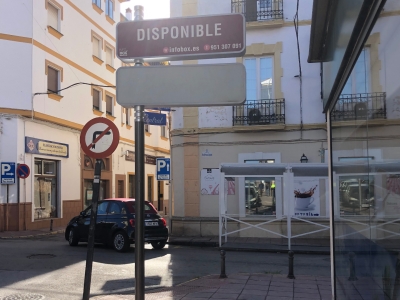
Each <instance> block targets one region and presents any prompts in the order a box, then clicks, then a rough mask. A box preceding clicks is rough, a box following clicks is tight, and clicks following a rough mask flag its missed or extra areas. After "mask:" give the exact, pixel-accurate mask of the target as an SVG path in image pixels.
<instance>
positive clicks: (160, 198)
mask: <svg viewBox="0 0 400 300" xmlns="http://www.w3.org/2000/svg"><path fill="white" fill-rule="evenodd" d="M157 201H158V207H157V209H158V211H162V210H163V207H164V181H157Z"/></svg>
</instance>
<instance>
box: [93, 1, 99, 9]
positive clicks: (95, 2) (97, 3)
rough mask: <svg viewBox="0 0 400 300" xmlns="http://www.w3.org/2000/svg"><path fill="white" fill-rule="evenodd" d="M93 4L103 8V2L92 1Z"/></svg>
mask: <svg viewBox="0 0 400 300" xmlns="http://www.w3.org/2000/svg"><path fill="white" fill-rule="evenodd" d="M92 3H94V4H96V5H97V6H98V7H100V8H101V0H92Z"/></svg>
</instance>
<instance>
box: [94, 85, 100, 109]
mask: <svg viewBox="0 0 400 300" xmlns="http://www.w3.org/2000/svg"><path fill="white" fill-rule="evenodd" d="M92 94H93V109H95V110H100V105H101V92H100V91H99V90H96V89H93V90H92Z"/></svg>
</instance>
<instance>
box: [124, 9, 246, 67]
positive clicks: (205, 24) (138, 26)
mask: <svg viewBox="0 0 400 300" xmlns="http://www.w3.org/2000/svg"><path fill="white" fill-rule="evenodd" d="M245 25H246V22H245V18H244V16H243V15H242V14H227V15H212V16H197V17H185V18H171V19H157V20H143V21H129V22H120V23H118V24H117V56H118V58H119V59H121V60H122V61H124V62H133V60H135V59H144V60H145V61H165V60H189V59H208V58H220V57H239V56H243V55H244V54H245V52H246V41H245V36H246V34H245Z"/></svg>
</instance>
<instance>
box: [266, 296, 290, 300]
mask: <svg viewBox="0 0 400 300" xmlns="http://www.w3.org/2000/svg"><path fill="white" fill-rule="evenodd" d="M266 300H293V297H279V296H267V298H266Z"/></svg>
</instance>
